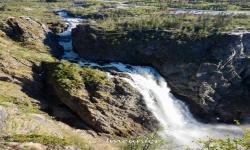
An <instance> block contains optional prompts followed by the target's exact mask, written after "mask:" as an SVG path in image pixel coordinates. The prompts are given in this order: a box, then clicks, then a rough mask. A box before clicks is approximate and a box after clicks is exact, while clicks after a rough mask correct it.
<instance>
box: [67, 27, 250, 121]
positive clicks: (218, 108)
mask: <svg viewBox="0 0 250 150" xmlns="http://www.w3.org/2000/svg"><path fill="white" fill-rule="evenodd" d="M72 36H73V47H74V49H75V51H77V52H78V53H79V55H80V56H81V57H82V58H84V59H88V60H92V61H108V62H110V61H120V62H124V63H130V64H140V65H142V64H143V65H151V66H153V67H155V68H156V69H157V70H158V71H159V72H160V73H161V74H162V75H163V76H164V77H165V79H166V80H167V82H168V84H169V86H170V87H171V89H172V92H173V93H174V94H175V96H177V97H179V98H180V99H182V100H184V101H186V102H187V103H188V104H189V105H190V109H191V111H192V112H193V113H194V115H196V116H198V117H199V118H201V119H203V120H204V121H217V120H218V121H222V122H233V121H234V120H240V121H249V120H250V115H249V114H250V111H249V104H250V97H249V94H250V87H249V82H250V80H249V79H250V76H249V75H250V74H249V73H250V72H249V69H250V68H249V65H250V59H249V51H250V49H249V42H248V41H249V39H250V34H249V33H245V34H226V33H225V34H221V35H215V36H211V37H207V38H203V39H199V40H196V41H192V40H188V39H187V40H184V41H182V43H180V42H177V41H176V39H172V38H171V32H170V31H153V30H150V31H137V30H135V31H128V32H124V33H111V32H107V31H105V30H103V29H99V28H95V27H92V26H90V25H87V24H83V25H79V26H78V27H77V28H75V29H74V30H73V32H72Z"/></svg>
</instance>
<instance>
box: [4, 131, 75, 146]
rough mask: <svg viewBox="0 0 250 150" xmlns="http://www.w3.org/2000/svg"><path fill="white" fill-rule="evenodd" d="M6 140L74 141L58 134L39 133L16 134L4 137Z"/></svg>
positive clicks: (63, 144) (60, 143)
mask: <svg viewBox="0 0 250 150" xmlns="http://www.w3.org/2000/svg"><path fill="white" fill-rule="evenodd" d="M4 141H6V142H19V143H25V142H33V143H41V144H44V145H60V146H65V145H71V144H72V143H71V142H70V141H68V140H66V139H64V138H58V137H56V136H51V135H39V134H28V135H27V134H25V135H24V134H14V135H12V136H7V137H4Z"/></svg>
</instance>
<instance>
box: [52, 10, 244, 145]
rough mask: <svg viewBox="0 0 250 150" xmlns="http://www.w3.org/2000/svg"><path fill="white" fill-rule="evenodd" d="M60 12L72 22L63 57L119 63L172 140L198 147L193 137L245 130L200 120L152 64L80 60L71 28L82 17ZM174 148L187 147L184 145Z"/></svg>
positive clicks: (165, 135) (63, 35) (163, 134)
mask: <svg viewBox="0 0 250 150" xmlns="http://www.w3.org/2000/svg"><path fill="white" fill-rule="evenodd" d="M57 13H58V14H59V15H60V16H61V17H62V19H63V20H64V21H66V22H67V23H68V29H67V30H66V31H65V32H63V33H60V34H59V36H60V37H61V38H60V42H59V43H60V44H61V45H62V46H63V47H64V55H63V58H64V59H67V60H73V61H77V62H78V63H79V64H80V65H81V66H90V67H99V68H105V67H115V68H116V69H117V70H119V71H120V72H123V73H126V74H128V75H129V76H130V77H131V78H130V79H129V78H124V77H123V79H124V80H125V81H127V82H128V83H129V84H131V85H132V86H133V87H134V88H136V89H137V90H138V91H139V92H140V93H141V95H142V96H143V98H144V100H145V103H146V105H147V107H148V109H149V110H150V111H151V112H152V113H153V115H154V116H155V117H156V118H157V119H158V121H159V123H160V125H161V126H162V128H163V129H162V130H160V131H159V135H160V136H161V137H163V138H164V139H166V140H167V141H172V143H175V145H178V146H180V145H188V146H191V147H194V146H195V143H194V142H193V141H195V140H198V139H199V138H206V137H207V136H212V137H213V136H214V137H224V136H225V135H228V134H230V135H234V136H236V135H241V134H242V130H241V128H240V127H237V126H233V125H224V124H220V125H209V124H203V123H200V122H198V121H196V120H195V118H194V117H193V116H192V114H191V113H190V111H189V109H188V107H187V105H185V104H184V103H183V102H182V101H180V100H178V99H176V98H175V97H174V96H173V95H172V94H171V92H170V89H169V87H168V85H167V83H166V81H165V79H164V78H163V77H162V76H161V75H160V74H159V73H158V72H157V71H156V70H155V69H153V68H151V67H145V66H131V65H126V64H122V63H110V64H106V65H99V64H97V63H92V62H87V61H83V60H80V58H79V56H78V54H77V53H75V52H74V51H73V48H72V39H71V30H72V29H73V28H75V27H76V26H77V24H79V23H80V22H81V21H82V19H80V18H71V17H69V16H68V15H67V13H66V12H65V11H58V12H57ZM173 149H183V147H176V148H173Z"/></svg>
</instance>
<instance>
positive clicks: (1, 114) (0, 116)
mask: <svg viewBox="0 0 250 150" xmlns="http://www.w3.org/2000/svg"><path fill="white" fill-rule="evenodd" d="M6 119H7V112H6V110H5V108H4V107H3V106H0V131H1V130H2V129H3V128H4V126H5V121H6Z"/></svg>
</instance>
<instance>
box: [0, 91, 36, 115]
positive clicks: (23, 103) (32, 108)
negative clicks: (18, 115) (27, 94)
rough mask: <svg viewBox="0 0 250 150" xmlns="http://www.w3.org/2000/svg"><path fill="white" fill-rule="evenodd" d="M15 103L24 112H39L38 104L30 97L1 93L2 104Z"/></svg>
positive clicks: (0, 103)
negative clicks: (19, 97)
mask: <svg viewBox="0 0 250 150" xmlns="http://www.w3.org/2000/svg"><path fill="white" fill-rule="evenodd" d="M10 104H11V105H12V104H15V105H16V106H17V107H18V109H19V110H20V111H22V113H39V112H40V111H39V107H38V105H37V104H35V103H32V102H31V100H30V99H28V98H23V99H18V98H17V97H11V96H5V95H0V105H2V106H8V105H10Z"/></svg>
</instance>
